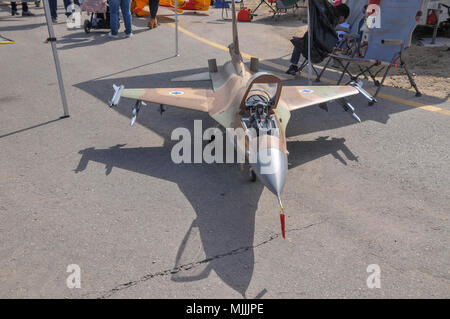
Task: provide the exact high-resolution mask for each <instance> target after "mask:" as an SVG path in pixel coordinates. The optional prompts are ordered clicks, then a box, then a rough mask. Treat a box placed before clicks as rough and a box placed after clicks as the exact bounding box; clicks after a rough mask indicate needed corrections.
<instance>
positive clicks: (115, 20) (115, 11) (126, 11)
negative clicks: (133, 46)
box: [108, 0, 133, 39]
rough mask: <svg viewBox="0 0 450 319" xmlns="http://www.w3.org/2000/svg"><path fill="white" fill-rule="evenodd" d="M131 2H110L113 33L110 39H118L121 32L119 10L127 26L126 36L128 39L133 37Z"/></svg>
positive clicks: (113, 0)
mask: <svg viewBox="0 0 450 319" xmlns="http://www.w3.org/2000/svg"><path fill="white" fill-rule="evenodd" d="M130 6H131V0H109V10H110V14H109V17H110V24H111V32H109V33H108V36H109V37H110V38H114V39H116V38H118V37H119V36H118V32H119V8H120V10H121V11H122V16H123V22H124V24H125V36H126V37H127V38H129V37H131V36H132V35H133V32H132V30H131V11H130Z"/></svg>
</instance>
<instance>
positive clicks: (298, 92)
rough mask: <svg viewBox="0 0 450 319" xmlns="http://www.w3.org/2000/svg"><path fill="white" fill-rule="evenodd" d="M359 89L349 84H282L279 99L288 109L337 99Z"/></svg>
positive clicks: (355, 92) (353, 93) (357, 91)
mask: <svg viewBox="0 0 450 319" xmlns="http://www.w3.org/2000/svg"><path fill="white" fill-rule="evenodd" d="M358 93H360V91H359V90H358V89H357V88H355V87H353V86H350V85H345V86H283V89H282V91H281V96H280V99H281V100H282V101H283V102H284V104H285V106H286V107H287V108H288V109H289V111H293V110H297V109H300V108H303V107H307V106H311V105H316V104H321V103H325V102H328V101H331V100H338V99H341V98H344V97H346V96H350V95H356V94H358Z"/></svg>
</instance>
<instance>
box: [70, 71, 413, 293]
mask: <svg viewBox="0 0 450 319" xmlns="http://www.w3.org/2000/svg"><path fill="white" fill-rule="evenodd" d="M201 71H204V70H203V69H196V70H187V71H178V72H171V73H160V74H149V75H145V76H135V77H123V78H110V79H104V78H102V77H100V78H97V79H96V80H91V81H87V82H82V83H79V84H76V85H75V86H76V87H78V88H79V89H81V90H83V91H85V92H86V93H89V94H91V95H92V96H94V97H96V98H97V99H99V100H101V101H104V102H105V108H107V106H106V101H108V99H109V98H110V97H111V96H112V93H113V90H112V87H111V86H112V84H113V83H115V84H124V85H125V87H128V88H132V87H136V88H139V87H142V88H143V87H183V86H189V87H205V86H207V85H209V83H208V82H191V83H184V82H170V80H169V79H171V78H174V77H178V76H183V75H188V74H192V73H196V72H201ZM116 74H117V73H116ZM361 101H362V102H365V100H364V99H361ZM133 104H134V101H131V100H127V99H122V101H121V104H120V105H119V107H118V108H114V110H115V111H117V112H119V114H121V115H123V116H125V117H126V118H127V119H124V127H123V128H122V129H130V128H129V124H128V123H129V118H130V115H131V106H132V105H133ZM355 104H356V103H355ZM366 105H367V104H364V106H363V107H360V108H358V109H359V110H363V112H362V114H361V115H362V116H361V117H362V119H363V120H369V119H370V120H376V121H380V122H386V121H387V119H388V118H389V115H390V113H389V112H392V113H395V112H400V111H403V110H405V109H406V108H402V107H397V108H395V109H392V108H389V107H383V108H377V107H371V108H370V107H367V106H366ZM95 107H98V105H95ZM335 108H336V110H331V108H330V111H329V112H328V113H327V112H325V111H323V110H321V109H319V108H318V107H312V108H309V109H307V110H299V112H293V113H292V115H293V117H292V118H291V121H292V122H291V123H290V124H289V126H290V128H289V129H288V136H291V137H292V136H296V135H300V134H305V133H311V132H318V131H322V130H329V129H333V128H337V127H342V126H346V125H352V124H354V121H353V119H352V118H351V117H350V116H349V115H348V114H346V113H345V112H343V111H342V110H341V109H339V108H338V106H337V105H335ZM166 109H167V111H166V112H164V115H162V116H161V115H160V114H159V112H158V111H157V110H158V106H157V105H154V104H152V103H149V104H148V106H147V107H144V108H143V109H142V110H141V112H140V114H139V116H138V119H137V122H138V123H139V124H140V125H142V126H144V127H146V128H148V129H150V130H151V131H153V132H155V133H157V134H158V135H160V136H161V137H163V138H164V145H163V146H160V147H140V148H126V147H125V145H114V146H111V147H110V148H107V149H96V148H95V147H90V148H86V149H83V150H80V152H79V153H80V154H81V159H80V162H79V164H78V167H77V168H76V169H75V171H76V172H82V171H84V170H85V169H86V168H87V165H88V163H89V162H90V161H94V162H98V163H103V164H105V173H106V174H107V175H108V174H110V173H111V172H112V170H113V168H114V167H117V168H121V169H125V170H129V171H132V172H136V173H139V174H144V175H148V176H152V177H156V178H160V179H164V180H167V181H171V182H174V183H176V184H177V185H178V187H179V189H180V191H181V192H182V193H183V194H184V196H185V197H186V199H187V200H188V201H189V202H190V204H191V206H192V208H193V209H194V210H195V212H196V215H197V216H196V218H195V220H194V221H193V222H192V224H191V226H190V227H189V229H188V230H187V232H186V235H185V237H184V239H183V241H182V243H181V244H180V247H179V250H178V253H177V257H176V260H175V265H174V272H173V274H172V280H173V281H176V282H187V281H196V280H201V279H203V278H206V277H208V276H209V274H210V272H211V270H214V271H215V273H216V274H217V275H218V276H219V277H220V278H221V279H222V280H223V281H224V282H225V283H226V284H227V285H228V286H230V287H231V288H233V289H234V290H235V291H237V292H239V293H240V294H241V295H242V296H244V297H246V291H247V289H248V287H249V285H250V281H251V278H252V274H253V270H254V261H255V258H254V252H253V248H254V246H255V245H254V231H255V215H256V211H257V209H258V202H259V199H260V196H261V194H262V192H263V185H262V184H261V183H260V182H255V183H251V182H250V181H249V178H248V173H247V171H241V169H240V165H236V164H175V163H173V161H172V160H171V155H170V153H171V149H172V146H173V145H174V144H175V143H176V141H171V139H170V136H171V132H172V130H173V129H175V128H177V127H186V128H188V129H190V131H191V132H193V121H194V119H201V120H203V129H206V128H207V127H213V126H214V125H215V123H214V121H213V120H212V119H211V118H209V116H208V115H207V114H204V113H200V112H195V111H189V110H184V109H177V108H172V107H166ZM333 109H334V108H333ZM355 128H356V127H355ZM205 143H206V142H205ZM287 147H288V150H289V152H290V155H289V162H290V166H289V168H290V169H292V168H295V167H296V166H299V165H302V164H304V163H307V162H309V161H313V160H315V159H317V158H320V157H322V156H327V155H330V154H331V155H333V156H334V157H335V158H336V159H337V160H338V161H339V162H340V163H339V165H342V164H344V165H346V164H347V161H357V157H356V156H355V155H354V154H353V153H352V152H351V150H350V149H348V148H347V146H346V145H345V138H329V137H327V136H321V137H319V138H316V139H315V140H309V141H288V145H287ZM149 191H151V190H149ZM271 209H273V210H274V218H276V216H275V215H276V214H275V213H277V212H278V211H277V208H276V204H275V202H274V206H273V208H271ZM178 270H183V271H178Z"/></svg>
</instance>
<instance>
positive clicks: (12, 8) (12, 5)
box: [11, 1, 17, 15]
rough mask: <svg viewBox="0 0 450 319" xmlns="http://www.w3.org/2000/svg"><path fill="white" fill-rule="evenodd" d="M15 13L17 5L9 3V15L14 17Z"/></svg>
mask: <svg viewBox="0 0 450 319" xmlns="http://www.w3.org/2000/svg"><path fill="white" fill-rule="evenodd" d="M16 13H17V3H15V2H13V1H11V15H15V14H16Z"/></svg>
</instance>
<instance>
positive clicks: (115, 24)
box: [109, 0, 120, 36]
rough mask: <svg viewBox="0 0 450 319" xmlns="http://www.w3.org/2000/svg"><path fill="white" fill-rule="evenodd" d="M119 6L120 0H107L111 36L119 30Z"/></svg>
mask: <svg viewBox="0 0 450 319" xmlns="http://www.w3.org/2000/svg"><path fill="white" fill-rule="evenodd" d="M119 6H120V0H109V12H110V13H109V18H110V24H111V34H112V35H113V36H116V35H117V33H118V31H119Z"/></svg>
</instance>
